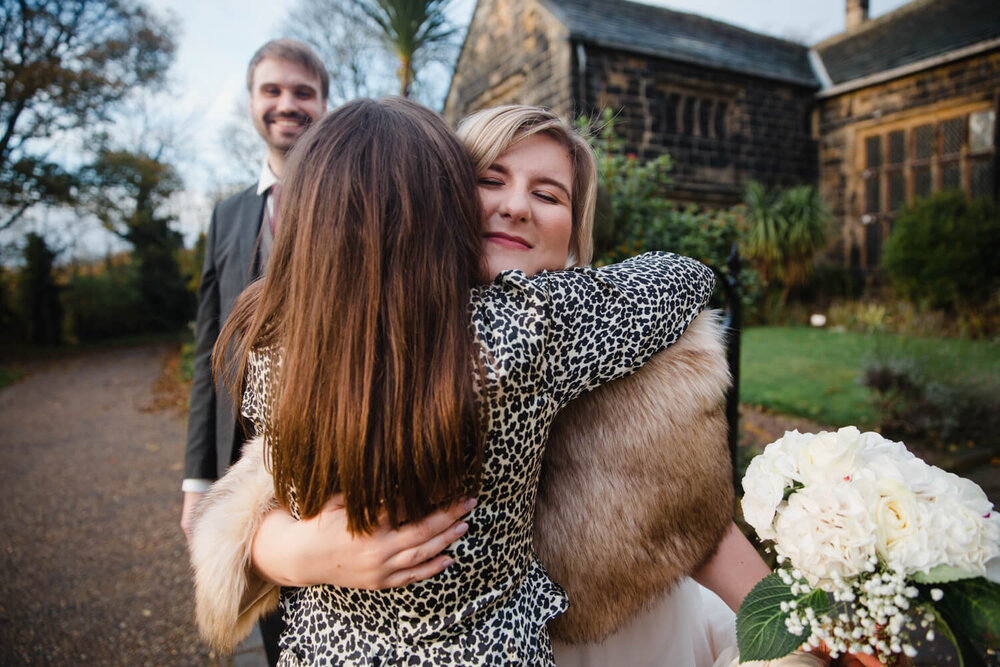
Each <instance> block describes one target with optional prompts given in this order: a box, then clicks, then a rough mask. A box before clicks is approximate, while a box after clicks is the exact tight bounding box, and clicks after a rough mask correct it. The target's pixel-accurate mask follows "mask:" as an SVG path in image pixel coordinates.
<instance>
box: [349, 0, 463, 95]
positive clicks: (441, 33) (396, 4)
mask: <svg viewBox="0 0 1000 667" xmlns="http://www.w3.org/2000/svg"><path fill="white" fill-rule="evenodd" d="M351 1H352V2H353V4H354V7H355V8H356V9H358V10H359V11H360V12H361V14H362V15H363V16H364V17H366V18H367V19H368V21H370V22H371V24H372V25H373V27H374V29H375V32H376V33H377V34H378V36H379V37H380V38H381V39H382V40H384V41H385V42H386V44H387V45H388V46H389V47H390V48H391V49H392V50H393V51H395V53H396V57H397V58H398V59H399V69H398V71H397V74H398V76H399V94H400V95H402V96H403V97H409V96H410V91H411V88H412V86H413V79H414V76H415V62H416V61H417V59H419V58H420V57H421V56H422V55H424V54H426V53H427V52H430V51H432V50H433V49H434V48H435V47H437V46H443V45H447V44H449V43H450V41H451V38H452V36H453V35H454V34H455V32H456V30H457V29H456V28H455V27H454V26H453V25H452V24H451V22H450V21H449V20H448V16H447V14H446V13H445V12H446V10H447V9H448V7H449V6H450V5H451V4H452V1H453V0H351Z"/></svg>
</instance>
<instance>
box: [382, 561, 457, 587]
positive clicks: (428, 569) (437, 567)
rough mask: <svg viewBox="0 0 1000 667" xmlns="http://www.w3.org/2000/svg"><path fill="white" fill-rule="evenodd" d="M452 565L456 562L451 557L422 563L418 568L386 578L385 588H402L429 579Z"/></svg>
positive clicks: (394, 573)
mask: <svg viewBox="0 0 1000 667" xmlns="http://www.w3.org/2000/svg"><path fill="white" fill-rule="evenodd" d="M452 563H454V561H453V560H452V559H451V558H450V557H449V556H445V555H441V556H438V557H437V558H434V559H432V560H429V561H426V562H424V563H421V564H420V565H417V566H416V567H411V568H407V569H405V570H397V571H396V572H393V573H392V574H391V575H389V576H388V577H386V579H385V588H398V587H400V586H406V585H407V584H412V583H413V582H415V581H423V580H424V579H429V578H430V577H433V576H434V575H435V574H438V573H439V572H441V571H442V570H444V569H445V568H446V567H448V566H449V565H451V564H452Z"/></svg>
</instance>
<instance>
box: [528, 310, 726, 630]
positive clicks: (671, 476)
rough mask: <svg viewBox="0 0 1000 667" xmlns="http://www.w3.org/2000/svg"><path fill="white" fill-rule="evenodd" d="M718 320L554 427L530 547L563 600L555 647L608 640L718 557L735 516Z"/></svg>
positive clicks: (694, 328)
mask: <svg viewBox="0 0 1000 667" xmlns="http://www.w3.org/2000/svg"><path fill="white" fill-rule="evenodd" d="M721 329H722V327H721V325H720V324H719V321H718V316H717V315H716V314H715V313H702V314H701V315H699V316H698V317H697V319H695V320H694V322H692V323H691V325H690V326H689V327H688V329H687V331H685V332H684V335H682V336H681V337H680V339H679V340H678V341H677V342H676V343H675V344H674V345H673V346H671V347H669V348H667V349H666V350H664V351H662V352H660V353H658V354H656V355H654V356H653V358H652V359H650V360H649V361H648V362H647V363H646V365H645V366H643V367H642V368H641V369H640V370H639V371H638V372H637V373H635V374H633V375H630V376H629V377H625V378H622V379H620V380H616V381H614V382H610V383H608V384H605V385H602V386H601V387H599V388H598V389H596V390H595V391H593V392H591V393H589V394H586V395H584V396H581V397H580V398H578V399H576V400H575V401H573V402H572V403H570V404H569V405H568V406H566V407H565V408H564V409H563V410H562V411H561V412H560V413H559V415H558V417H557V418H556V420H555V422H553V424H552V432H551V434H550V436H549V444H548V447H547V449H546V452H545V459H544V463H543V464H542V477H541V483H540V484H539V488H538V502H537V505H536V508H535V512H536V516H535V527H534V545H535V552H536V553H537V554H538V558H539V560H541V562H542V563H543V564H544V565H545V567H546V569H547V570H548V572H549V575H550V576H551V577H552V578H553V579H554V580H555V581H557V582H559V583H560V584H561V585H562V586H563V588H565V589H566V593H567V594H568V595H569V600H570V607H569V610H568V611H567V612H566V613H565V614H563V615H562V616H558V617H556V618H555V619H554V620H552V621H550V622H549V633H550V634H551V635H552V637H553V638H556V639H560V640H562V641H565V642H569V643H582V642H593V641H597V640H600V639H603V638H604V637H606V636H607V635H609V634H611V633H612V632H614V631H615V630H616V629H617V628H619V627H620V626H622V625H623V624H624V623H625V622H627V621H628V620H630V619H631V618H632V617H633V616H634V615H635V614H636V613H637V612H638V611H640V610H641V609H643V608H646V607H648V606H649V605H650V604H652V603H653V602H655V601H656V600H657V599H658V598H659V596H660V595H661V594H662V593H663V591H665V590H667V589H668V588H670V587H671V586H672V585H673V584H674V582H676V581H677V579H678V578H680V577H681V576H684V575H689V574H691V573H692V572H693V571H694V570H696V569H697V568H698V566H699V565H701V564H702V563H703V562H704V561H706V560H707V559H708V558H709V557H710V556H711V555H712V553H713V552H714V550H715V547H716V545H717V544H718V542H719V540H720V539H721V537H722V535H723V533H724V532H725V530H726V528H728V526H729V524H730V522H731V521H732V517H733V502H734V494H733V481H732V466H731V463H730V458H729V450H728V440H727V437H726V436H727V433H728V428H727V422H726V418H725V405H724V395H725V391H726V388H727V387H728V386H729V367H728V365H727V363H726V358H725V351H724V348H723V345H722V333H721Z"/></svg>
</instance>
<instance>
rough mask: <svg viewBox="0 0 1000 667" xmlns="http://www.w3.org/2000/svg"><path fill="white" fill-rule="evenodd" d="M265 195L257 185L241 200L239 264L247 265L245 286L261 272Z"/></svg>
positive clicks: (244, 279)
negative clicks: (258, 244)
mask: <svg viewBox="0 0 1000 667" xmlns="http://www.w3.org/2000/svg"><path fill="white" fill-rule="evenodd" d="M264 201H265V196H264V195H259V194H257V186H256V185H254V186H253V187H251V188H250V189H248V190H247V191H246V192H245V193H244V196H243V197H242V198H241V201H240V209H239V216H240V222H239V224H240V236H239V251H238V252H239V264H238V265H237V266H245V267H247V273H246V275H245V276H244V278H243V287H246V286H247V285H249V284H250V281H251V280H253V279H254V278H256V277H257V276H259V275H260V274H261V271H260V267H259V266H258V263H259V262H258V253H257V237H258V236H259V235H260V224H261V221H262V220H263V219H264Z"/></svg>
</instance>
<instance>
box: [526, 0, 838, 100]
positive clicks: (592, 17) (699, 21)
mask: <svg viewBox="0 0 1000 667" xmlns="http://www.w3.org/2000/svg"><path fill="white" fill-rule="evenodd" d="M540 2H542V4H543V5H545V6H546V7H547V8H548V9H549V10H550V11H552V13H553V14H554V15H555V16H556V18H558V19H559V20H560V21H561V22H562V23H563V25H565V26H566V28H567V29H568V30H569V32H570V37H571V38H572V39H577V40H580V41H584V42H591V43H595V44H599V45H602V46H609V47H613V48H617V49H622V50H626V51H634V52H639V53H645V54H649V55H654V56H658V57H662V58H667V59H672V60H679V61H682V62H686V63H693V64H696V65H703V66H707V67H713V68H717V69H724V70H730V71H735V72H741V73H745V74H751V75H754V76H758V77H762V78H767V79H776V80H780V81H786V82H791V83H796V84H799V85H803V86H809V87H818V85H819V84H818V82H817V81H816V77H815V75H814V74H813V71H812V68H811V67H810V65H809V57H808V53H809V49H808V48H807V47H806V46H803V45H802V44H796V43H794V42H789V41H786V40H783V39H778V38H776V37H770V36H768V35H762V34H760V33H756V32H752V31H750V30H744V29H743V28H738V27H736V26H733V25H730V24H728V23H723V22H721V21H715V20H713V19H708V18H705V17H703V16H698V15H696V14H688V13H685V12H678V11H675V10H671V9H666V8H663V7H653V6H650V5H643V4H639V3H637V2H628V1H627V0H540Z"/></svg>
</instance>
